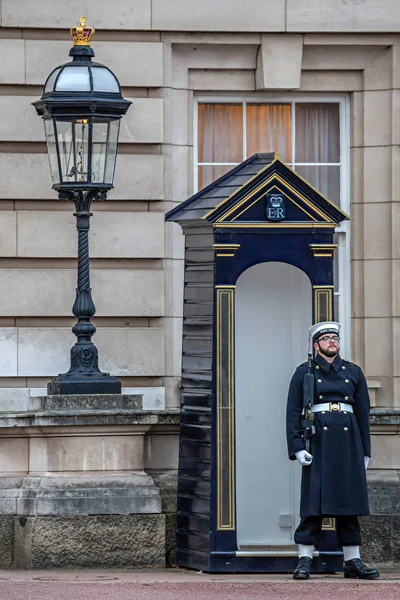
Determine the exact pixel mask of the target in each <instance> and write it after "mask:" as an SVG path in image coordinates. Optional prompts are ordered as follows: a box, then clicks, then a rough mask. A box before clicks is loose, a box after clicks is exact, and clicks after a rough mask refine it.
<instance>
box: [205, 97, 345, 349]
mask: <svg viewBox="0 0 400 600" xmlns="http://www.w3.org/2000/svg"><path fill="white" fill-rule="evenodd" d="M193 100H194V102H193V166H194V169H193V171H194V173H193V190H194V193H196V192H197V191H198V167H199V166H200V165H203V166H206V165H221V164H222V165H229V164H232V168H233V167H234V166H235V165H236V164H237V163H199V162H198V106H199V104H200V103H208V104H225V103H226V104H234V103H242V104H247V103H258V102H265V103H272V104H273V103H290V104H291V105H292V110H293V105H294V104H296V103H319V102H320V103H328V102H329V103H335V104H338V105H339V127H340V132H339V143H340V150H339V160H340V163H329V164H331V165H340V169H341V171H340V208H341V210H343V211H344V212H346V213H347V214H349V215H350V96H349V95H348V94H301V93H292V94H277V93H268V92H267V93H253V94H231V95H227V94H221V95H219V94H215V93H210V94H204V93H202V94H201V95H196V96H194V99H193ZM294 114H295V113H294ZM293 123H294V125H293V126H292V159H293V156H294V154H293V153H294V149H295V135H296V120H295V119H294V121H293ZM245 151H246V112H245V111H243V156H245ZM290 164H292V163H290ZM297 164H299V165H300V164H301V165H303V164H305V165H308V164H315V165H320V166H322V165H323V164H324V163H297ZM350 231H351V230H350V221H342V223H340V225H339V226H338V227H337V228H336V229H335V232H336V233H337V234H338V236H337V238H338V248H337V260H338V279H339V282H337V283H336V284H335V286H336V285H337V286H338V287H337V289H336V287H335V295H336V296H339V299H338V306H339V314H340V322H341V325H342V330H341V355H342V356H343V357H344V358H351V329H350V327H351V269H350V235H351V233H350Z"/></svg>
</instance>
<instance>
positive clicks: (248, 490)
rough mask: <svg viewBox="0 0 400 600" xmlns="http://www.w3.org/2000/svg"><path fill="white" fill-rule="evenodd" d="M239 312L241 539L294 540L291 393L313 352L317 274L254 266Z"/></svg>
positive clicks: (296, 485) (241, 287)
mask: <svg viewBox="0 0 400 600" xmlns="http://www.w3.org/2000/svg"><path fill="white" fill-rule="evenodd" d="M235 318H236V322H235V332H236V333H235V379H236V499H237V531H238V543H239V545H240V546H247V545H289V544H293V534H294V529H295V527H296V525H297V522H298V511H299V497H300V476H301V468H300V467H299V466H298V465H297V464H295V463H293V462H291V461H289V459H288V457H287V449H286V437H285V412H286V398H287V390H288V385H289V381H290V378H291V376H292V374H293V371H294V369H295V367H296V366H297V365H298V364H300V363H301V362H304V361H305V360H306V359H307V336H308V328H309V327H310V326H311V324H312V288H311V283H310V280H309V278H308V277H307V275H306V274H305V273H303V271H301V270H300V269H297V268H296V267H293V266H292V265H288V264H286V263H278V262H271V263H262V264H258V265H255V266H254V267H251V268H250V269H248V270H247V271H245V272H244V273H242V275H241V276H240V277H239V279H238V281H237V286H236V314H235ZM286 515H288V516H289V517H288V518H287V517H286ZM290 515H291V519H292V526H290V524H289V526H287V524H288V521H289V523H290Z"/></svg>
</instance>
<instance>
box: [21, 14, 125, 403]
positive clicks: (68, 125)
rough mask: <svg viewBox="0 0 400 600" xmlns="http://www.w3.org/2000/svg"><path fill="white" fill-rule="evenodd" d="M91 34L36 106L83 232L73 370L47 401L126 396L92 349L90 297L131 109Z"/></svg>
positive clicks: (56, 179) (77, 38) (56, 177)
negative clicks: (95, 227)
mask: <svg viewBox="0 0 400 600" xmlns="http://www.w3.org/2000/svg"><path fill="white" fill-rule="evenodd" d="M93 34H94V29H93V28H92V27H86V19H85V17H81V20H80V25H79V26H78V27H72V28H71V35H72V38H73V40H74V45H73V47H72V48H71V50H70V52H69V55H70V56H71V57H72V61H71V62H69V63H66V64H64V65H61V66H59V67H57V68H56V69H54V71H52V73H50V75H49V77H48V78H47V81H46V83H45V86H44V90H43V94H42V97H41V99H40V100H38V101H37V102H34V103H33V106H34V107H35V108H36V111H37V113H38V115H39V116H41V117H42V118H43V121H44V128H45V135H46V142H47V149H48V156H49V162H50V171H51V176H52V179H53V188H54V189H55V190H57V191H58V197H59V198H60V200H72V201H73V202H74V204H75V209H76V212H75V213H74V215H75V216H76V224H77V230H78V283H77V289H76V298H75V302H74V305H73V308H72V312H73V313H74V315H75V316H76V318H77V323H76V324H75V325H74V327H73V328H72V331H73V333H74V334H75V335H76V336H77V341H76V343H75V345H74V346H73V347H72V348H71V366H70V369H69V371H68V372H67V373H63V374H61V375H59V376H58V377H57V378H55V379H53V381H52V382H51V383H49V384H48V387H47V389H48V393H49V394H78V393H80V394H107V393H120V392H121V383H120V382H119V381H118V380H117V379H116V378H115V377H112V376H110V375H109V373H102V372H101V371H100V370H99V367H98V351H97V348H96V346H95V345H94V344H93V342H92V339H91V338H92V335H93V334H94V333H95V331H96V328H95V326H94V325H93V324H92V323H91V317H93V315H94V314H95V311H96V309H95V306H94V303H93V300H92V296H91V288H90V269H89V228H90V217H91V216H92V213H91V212H90V207H91V203H92V201H93V200H106V198H107V192H108V190H110V189H111V188H112V187H113V179H114V169H115V160H116V156H117V145H118V136H119V124H120V120H121V117H122V116H123V115H124V114H125V113H126V111H127V110H128V108H129V105H130V104H131V103H130V102H129V101H128V100H125V99H124V98H123V97H122V94H121V88H120V85H119V82H118V80H117V78H116V77H115V75H114V73H113V72H112V71H110V69H108V68H107V67H105V66H104V65H101V64H100V63H95V62H92V57H93V56H94V52H93V49H92V48H91V47H90V40H91V39H92V37H93Z"/></svg>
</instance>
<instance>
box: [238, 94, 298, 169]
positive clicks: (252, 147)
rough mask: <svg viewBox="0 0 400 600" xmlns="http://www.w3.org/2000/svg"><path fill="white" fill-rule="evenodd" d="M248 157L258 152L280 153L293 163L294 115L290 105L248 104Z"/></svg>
mask: <svg viewBox="0 0 400 600" xmlns="http://www.w3.org/2000/svg"><path fill="white" fill-rule="evenodd" d="M246 138H247V157H246V158H248V157H249V156H252V155H253V154H256V152H279V154H280V155H281V158H282V160H283V161H284V162H291V161H292V115H291V105H290V104H247V107H246Z"/></svg>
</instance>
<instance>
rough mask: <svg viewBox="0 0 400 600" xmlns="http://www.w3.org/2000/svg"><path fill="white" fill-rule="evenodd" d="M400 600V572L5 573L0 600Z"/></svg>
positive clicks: (1, 573) (0, 573) (1, 576)
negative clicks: (352, 576)
mask: <svg viewBox="0 0 400 600" xmlns="http://www.w3.org/2000/svg"><path fill="white" fill-rule="evenodd" d="M102 598H107V599H110V600H379V599H381V600H391V599H396V600H400V573H383V574H382V576H381V579H379V580H378V581H374V582H371V581H359V582H358V581H356V582H354V581H353V580H344V579H343V575H327V576H314V577H313V578H312V579H310V580H309V581H305V582H297V581H293V579H292V578H291V576H289V575H207V574H204V573H196V572H194V571H184V570H180V569H176V570H172V569H171V570H163V571H132V572H128V571H107V572H105V571H0V600H95V599H96V600H101V599H102Z"/></svg>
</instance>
